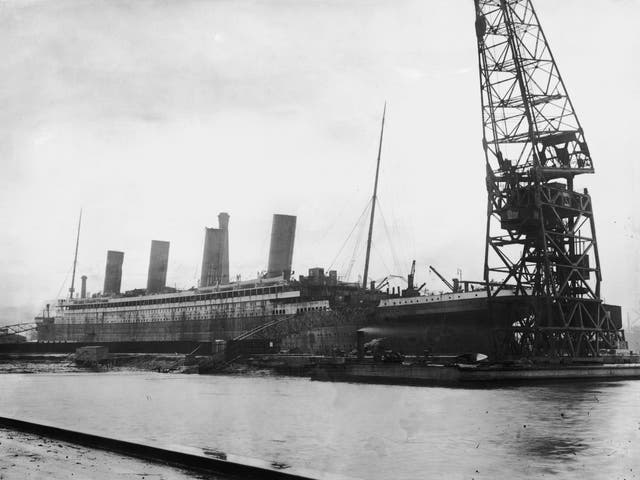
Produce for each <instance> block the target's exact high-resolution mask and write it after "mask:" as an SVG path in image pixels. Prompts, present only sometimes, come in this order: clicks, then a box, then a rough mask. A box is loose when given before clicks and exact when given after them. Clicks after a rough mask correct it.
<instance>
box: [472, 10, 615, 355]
mask: <svg viewBox="0 0 640 480" xmlns="http://www.w3.org/2000/svg"><path fill="white" fill-rule="evenodd" d="M474 1H475V9H476V34H477V40H478V58H479V68H480V86H481V97H482V122H483V129H484V139H483V146H484V151H485V157H486V167H487V178H486V182H487V191H488V209H487V210H488V211H487V238H486V250H485V271H484V272H485V273H484V275H485V281H486V282H487V293H488V296H489V309H490V314H491V315H495V314H496V313H495V312H497V311H498V310H499V311H500V312H501V314H505V312H507V313H506V314H507V315H508V316H509V320H510V322H509V323H508V325H509V327H508V328H506V329H504V330H503V331H500V332H497V335H496V340H497V341H498V348H499V350H498V351H499V352H501V353H502V354H503V355H507V356H510V355H515V356H539V355H544V356H569V357H591V356H597V355H598V353H599V351H600V349H603V348H619V347H620V346H621V345H622V344H623V342H624V332H623V331H621V330H620V329H619V328H616V326H615V325H614V322H613V321H612V318H611V315H610V314H609V313H608V312H607V311H606V310H605V308H604V306H603V304H602V301H601V299H600V282H601V280H602V277H601V273H600V261H599V258H598V246H597V242H596V232H595V223H594V217H593V209H592V203H591V197H590V196H589V193H588V191H587V189H584V190H583V191H580V192H579V191H576V190H574V179H575V177H576V175H581V174H584V173H593V171H594V170H593V161H592V159H591V154H590V153H589V148H588V146H587V143H586V141H585V138H584V133H583V130H582V127H581V126H580V122H579V121H578V118H577V116H576V114H575V110H574V108H573V104H572V103H571V100H570V98H569V96H568V94H567V91H566V89H565V85H564V82H563V80H562V77H561V76H560V72H559V71H558V68H557V66H556V63H555V60H554V58H553V55H552V54H551V51H550V49H549V45H548V43H547V39H546V37H545V35H544V33H543V31H542V28H541V27H540V23H539V21H538V16H537V14H536V12H535V10H534V8H533V5H532V4H531V1H530V0H474ZM491 284H493V286H490V285H491ZM505 290H510V291H513V292H514V293H515V295H516V296H519V297H521V298H520V301H518V302H512V304H511V305H510V306H507V305H506V304H505V303H504V299H505V298H506V297H505V296H504V295H503V296H502V298H501V297H500V296H499V294H500V292H503V293H504V291H505ZM501 302H502V303H501Z"/></svg>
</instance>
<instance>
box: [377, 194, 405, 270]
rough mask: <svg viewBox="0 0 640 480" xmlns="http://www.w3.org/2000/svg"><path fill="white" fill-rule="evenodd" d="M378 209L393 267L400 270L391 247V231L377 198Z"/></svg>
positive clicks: (393, 249)
mask: <svg viewBox="0 0 640 480" xmlns="http://www.w3.org/2000/svg"><path fill="white" fill-rule="evenodd" d="M378 207H379V208H378V210H380V217H381V218H382V225H383V226H384V231H385V233H386V234H387V241H388V242H389V249H390V250H391V256H392V257H393V263H394V267H395V268H396V271H397V272H401V271H402V268H401V266H400V262H399V261H398V256H397V255H396V249H395V248H393V241H392V239H391V233H390V232H389V227H388V226H387V221H386V219H385V218H384V213H383V212H382V205H381V204H380V200H379V199H378Z"/></svg>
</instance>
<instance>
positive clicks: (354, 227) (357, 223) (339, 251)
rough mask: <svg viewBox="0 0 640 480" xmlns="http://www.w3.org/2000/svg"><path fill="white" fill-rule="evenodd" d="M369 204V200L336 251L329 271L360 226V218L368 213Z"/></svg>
mask: <svg viewBox="0 0 640 480" xmlns="http://www.w3.org/2000/svg"><path fill="white" fill-rule="evenodd" d="M370 204H371V200H369V201H368V202H367V205H366V206H365V207H364V210H363V211H362V213H361V214H360V217H358V220H357V221H356V223H355V225H354V226H353V228H352V229H351V232H350V233H349V235H348V236H347V238H346V240H345V241H344V243H343V244H342V246H341V247H340V250H338V253H337V254H336V256H335V258H334V259H333V260H332V262H331V265H329V270H331V267H333V265H334V264H335V263H336V260H337V259H338V257H339V256H340V254H341V253H342V250H344V247H345V246H346V245H347V243H348V242H349V239H350V238H351V235H353V232H354V231H355V230H356V228H358V225H359V224H360V222H361V221H362V217H364V216H365V214H366V213H367V212H368V211H369V205H370Z"/></svg>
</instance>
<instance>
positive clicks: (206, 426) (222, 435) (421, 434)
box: [0, 373, 640, 480]
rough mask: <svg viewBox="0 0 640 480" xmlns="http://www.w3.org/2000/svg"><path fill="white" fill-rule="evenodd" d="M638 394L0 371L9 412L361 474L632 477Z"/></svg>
mask: <svg viewBox="0 0 640 480" xmlns="http://www.w3.org/2000/svg"><path fill="white" fill-rule="evenodd" d="M639 400H640V382H632V381H629V382H618V383H607V382H600V383H588V384H586V383H569V384H554V385H537V386H527V387H519V388H514V387H504V388H494V389H491V390H482V389H473V390H468V389H450V388H424V387H406V386H405V387H395V386H384V385H363V384H345V383H324V382H310V381H307V380H304V379H300V378H274V377H201V376H182V375H162V374H123V373H113V374H82V375H0V414H4V415H7V416H16V417H19V418H25V419H34V420H38V419H39V420H43V421H49V422H54V423H56V424H58V425H60V426H63V427H68V428H78V429H84V430H94V431H97V432H101V433H103V434H105V435H111V436H116V437H121V438H122V437H128V438H141V439H155V440H157V441H158V442H160V443H165V444H166V443H175V444H182V445H188V446H193V447H199V448H204V449H207V450H208V451H209V452H212V454H216V452H218V453H220V454H222V452H227V453H228V454H235V455H242V456H246V457H254V458H261V459H263V460H265V461H268V462H273V463H274V464H278V465H291V466H293V467H302V468H311V469H314V470H320V471H330V472H335V473H341V474H345V475H349V476H352V477H359V478H367V479H369V478H372V479H376V478H379V479H383V478H397V479H413V478H430V477H433V478H521V479H525V478H537V477H540V476H542V475H551V474H555V475H558V477H561V478H576V479H581V480H582V479H583V478H593V475H592V472H594V471H597V472H599V474H601V476H602V477H610V478H634V477H633V474H632V473H631V470H630V469H631V468H634V466H638V467H640V457H639V454H638V453H636V452H640V441H639V438H640V409H638V408H637V405H638V401H639ZM634 463H635V464H637V465H634ZM638 470H640V469H636V471H638ZM590 472H591V473H590ZM636 478H637V477H636Z"/></svg>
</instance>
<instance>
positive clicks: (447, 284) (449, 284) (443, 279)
mask: <svg viewBox="0 0 640 480" xmlns="http://www.w3.org/2000/svg"><path fill="white" fill-rule="evenodd" d="M429 270H431V271H432V272H433V273H435V274H436V275H437V276H438V278H439V279H440V280H442V282H443V283H444V284H445V285H446V286H447V287H449V289H450V290H451V291H452V292H455V291H456V289H455V288H453V285H451V282H449V280H447V279H446V278H444V277H443V276H442V275H440V272H438V271H437V270H436V269H435V268H434V267H433V266H432V265H429Z"/></svg>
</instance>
